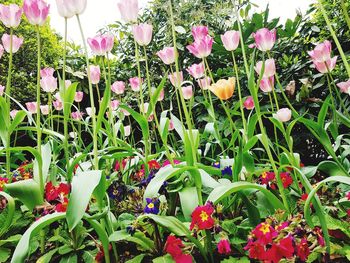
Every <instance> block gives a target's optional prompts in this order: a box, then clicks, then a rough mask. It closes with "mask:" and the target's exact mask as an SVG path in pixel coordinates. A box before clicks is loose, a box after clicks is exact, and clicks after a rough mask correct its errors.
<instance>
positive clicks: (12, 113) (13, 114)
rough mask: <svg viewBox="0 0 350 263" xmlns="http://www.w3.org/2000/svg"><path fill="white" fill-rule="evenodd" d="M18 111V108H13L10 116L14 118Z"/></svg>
mask: <svg viewBox="0 0 350 263" xmlns="http://www.w3.org/2000/svg"><path fill="white" fill-rule="evenodd" d="M17 113H18V110H12V111H10V116H11V118H12V119H14V118H15V117H16V115H17Z"/></svg>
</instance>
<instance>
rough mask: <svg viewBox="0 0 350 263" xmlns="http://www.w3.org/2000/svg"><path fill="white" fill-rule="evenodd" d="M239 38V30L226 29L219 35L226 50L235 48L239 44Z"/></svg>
mask: <svg viewBox="0 0 350 263" xmlns="http://www.w3.org/2000/svg"><path fill="white" fill-rule="evenodd" d="M239 39H240V35H239V31H234V30H232V31H227V32H226V33H225V34H223V35H221V40H222V43H223V44H224V47H225V49H226V50H227V51H234V50H236V49H237V47H238V44H239Z"/></svg>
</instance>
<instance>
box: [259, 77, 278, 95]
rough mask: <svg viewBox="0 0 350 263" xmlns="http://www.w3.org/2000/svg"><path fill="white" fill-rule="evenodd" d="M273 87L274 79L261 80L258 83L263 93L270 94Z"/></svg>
mask: <svg viewBox="0 0 350 263" xmlns="http://www.w3.org/2000/svg"><path fill="white" fill-rule="evenodd" d="M274 86H275V77H274V76H271V77H268V78H262V79H261V81H260V89H261V90H262V91H263V92H271V91H272V90H273V89H274Z"/></svg>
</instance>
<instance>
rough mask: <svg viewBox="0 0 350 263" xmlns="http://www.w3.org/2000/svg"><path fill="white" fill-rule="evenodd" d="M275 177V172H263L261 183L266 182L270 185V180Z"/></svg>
mask: <svg viewBox="0 0 350 263" xmlns="http://www.w3.org/2000/svg"><path fill="white" fill-rule="evenodd" d="M274 179H275V173H274V172H263V173H262V174H261V175H260V181H261V184H266V185H268V184H269V182H270V181H272V180H274Z"/></svg>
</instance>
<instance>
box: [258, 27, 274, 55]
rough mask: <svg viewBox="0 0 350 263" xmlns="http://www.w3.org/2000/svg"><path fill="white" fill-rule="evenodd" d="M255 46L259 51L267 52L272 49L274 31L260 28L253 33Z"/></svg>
mask: <svg viewBox="0 0 350 263" xmlns="http://www.w3.org/2000/svg"><path fill="white" fill-rule="evenodd" d="M253 37H254V39H255V46H256V47H257V49H259V50H261V51H269V50H271V49H272V48H273V46H274V44H275V42H276V29H273V30H271V31H270V30H269V29H267V28H261V29H259V30H258V31H256V33H253Z"/></svg>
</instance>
